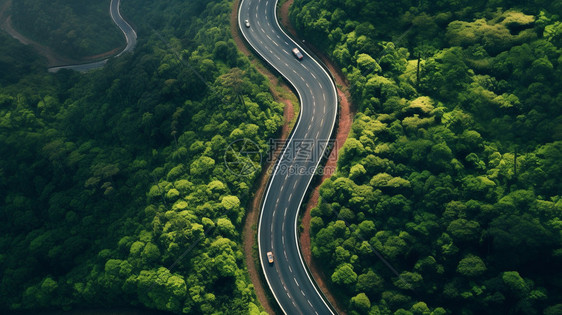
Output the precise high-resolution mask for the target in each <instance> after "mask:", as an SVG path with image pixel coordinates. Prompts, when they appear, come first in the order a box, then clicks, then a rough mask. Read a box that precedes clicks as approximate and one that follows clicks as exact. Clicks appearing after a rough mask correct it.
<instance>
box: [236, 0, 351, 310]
mask: <svg viewBox="0 0 562 315" xmlns="http://www.w3.org/2000/svg"><path fill="white" fill-rule="evenodd" d="M238 2H239V0H236V1H235V2H234V4H233V8H234V10H233V11H232V14H231V33H232V37H233V38H234V41H235V42H236V45H237V46H238V49H239V50H240V51H241V52H242V53H244V54H246V55H248V56H250V55H251V52H250V51H249V49H248V47H247V46H246V45H245V42H244V40H243V39H242V38H240V35H239V33H238V25H237V17H238V16H237V13H238V10H237V8H238ZM292 3H293V0H289V1H287V2H285V3H284V4H283V5H282V7H281V9H280V10H279V11H278V12H279V15H280V18H281V23H282V24H283V26H284V27H285V28H286V29H287V30H289V31H290V32H291V33H292V35H293V36H295V37H296V38H298V36H297V35H296V32H295V30H294V28H293V26H292V25H291V24H290V22H289V7H290V6H291V4H292ZM315 53H316V54H317V55H318V56H320V58H322V60H323V61H324V63H325V64H326V65H328V68H329V69H330V71H331V72H332V74H334V75H335V79H336V83H337V85H338V86H342V87H344V88H346V90H347V87H348V83H347V81H346V80H345V77H344V76H343V74H342V73H341V71H340V70H339V69H337V68H336V67H335V66H334V65H333V64H332V63H331V62H330V60H329V59H328V58H326V57H325V56H324V55H322V54H320V53H319V52H318V51H316V50H315ZM254 64H255V65H257V68H258V70H259V71H260V72H261V73H262V74H264V75H265V76H267V77H268V78H269V80H270V81H271V82H272V84H273V85H277V84H281V85H282V86H283V89H286V90H287V91H289V92H291V93H292V91H291V90H290V88H289V87H288V86H286V85H285V84H284V83H283V82H278V79H277V77H276V76H275V75H273V74H271V73H270V72H269V71H267V70H266V69H265V68H264V67H262V66H261V64H260V63H259V62H258V61H254ZM271 92H272V94H273V95H274V97H275V98H276V100H277V101H278V102H283V103H285V104H286V105H287V106H286V107H285V123H284V125H283V128H282V135H281V138H282V139H286V138H287V136H288V135H289V133H290V131H291V129H290V124H289V122H290V121H291V120H293V119H294V111H293V106H292V103H291V102H290V101H289V100H287V99H283V98H282V97H281V96H280V95H279V93H278V92H277V91H275V90H274V89H272V91H271ZM338 96H339V99H340V109H339V110H340V112H339V121H338V126H337V134H336V147H335V149H334V150H333V151H332V152H331V154H330V157H329V158H328V162H327V163H326V166H325V169H326V172H325V173H324V175H323V176H322V179H321V181H324V180H325V179H326V178H329V177H330V176H331V175H332V174H333V172H334V171H335V169H336V162H337V152H339V150H340V149H341V147H342V146H343V144H344V143H345V140H346V139H347V136H348V134H349V131H350V130H351V123H352V121H353V108H352V106H351V103H350V102H349V101H348V100H349V99H350V96H349V93H348V92H344V91H342V90H341V89H339V88H338ZM277 157H278V156H277V154H275V159H276V158H277ZM273 163H274V162H272V163H270V164H269V165H267V166H266V168H265V169H267V168H269V167H271V166H272V165H273ZM265 175H267V174H265V173H264V174H262V176H261V178H260V185H259V187H260V188H259V190H258V191H257V192H256V195H255V197H254V200H253V202H252V205H251V207H250V208H249V209H248V211H247V217H246V222H245V224H244V230H243V242H244V245H243V246H244V255H245V257H246V262H247V265H248V271H249V274H250V278H251V280H252V283H253V284H254V288H255V290H256V295H257V296H258V299H259V301H260V303H261V304H262V305H263V306H264V308H265V309H266V311H267V312H268V313H270V314H273V308H272V306H271V305H270V301H269V300H268V299H267V293H266V290H267V288H266V287H265V286H264V284H263V283H262V281H261V278H260V271H259V270H258V268H259V266H256V264H255V263H254V244H255V242H256V240H255V234H256V231H255V227H256V226H257V221H258V216H259V211H260V205H261V200H262V197H263V192H264V190H265V188H266V187H265V186H266V185H267V180H268V177H267V176H265ZM319 186H320V184H318V186H317V187H314V190H313V192H312V194H311V198H310V200H309V201H308V203H307V208H306V211H305V213H304V216H303V218H302V225H303V227H304V232H303V233H301V235H300V242H301V250H302V252H303V256H304V259H305V261H306V263H307V264H308V266H309V268H310V269H311V272H312V274H313V276H314V278H315V279H316V281H317V282H318V285H319V286H320V288H321V290H322V291H323V292H324V294H325V295H326V296H327V297H328V299H329V300H330V302H331V303H332V305H334V306H335V307H336V309H337V311H338V312H339V313H340V314H345V312H343V311H342V308H341V307H340V305H338V303H337V302H336V300H335V299H334V297H333V296H332V295H331V294H330V292H329V291H328V287H327V285H326V284H327V281H326V279H327V278H326V277H325V275H324V274H322V273H321V271H320V269H319V268H318V266H317V265H316V264H315V262H314V261H313V260H312V254H311V247H310V210H311V209H312V208H314V207H315V206H316V204H317V203H318V197H319V192H318V189H319Z"/></svg>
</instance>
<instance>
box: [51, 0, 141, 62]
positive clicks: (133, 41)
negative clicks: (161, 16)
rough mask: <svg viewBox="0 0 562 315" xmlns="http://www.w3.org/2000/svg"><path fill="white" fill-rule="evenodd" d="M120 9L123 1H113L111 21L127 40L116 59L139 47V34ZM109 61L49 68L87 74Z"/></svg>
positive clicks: (110, 7) (110, 10) (110, 6)
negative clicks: (124, 17)
mask: <svg viewBox="0 0 562 315" xmlns="http://www.w3.org/2000/svg"><path fill="white" fill-rule="evenodd" d="M120 7H121V0H111V4H110V5H109V15H111V19H112V20H113V23H115V24H116V25H117V26H118V27H119V29H121V32H123V35H125V39H126V40H127V46H126V47H125V49H123V50H122V51H121V52H120V53H118V54H117V55H115V56H114V57H119V56H121V55H122V54H124V53H126V52H129V51H132V50H133V49H134V48H135V46H136V45H137V33H136V32H135V30H134V29H133V28H132V27H131V25H129V23H127V21H125V19H123V17H122V16H121V12H120ZM107 60H109V58H107V59H104V60H100V61H96V62H91V63H84V64H78V65H68V66H60V67H52V68H49V72H57V71H59V70H61V69H69V70H74V71H80V72H86V71H89V70H93V69H98V68H101V67H103V66H104V65H105V64H106V63H107Z"/></svg>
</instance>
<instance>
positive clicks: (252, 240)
mask: <svg viewBox="0 0 562 315" xmlns="http://www.w3.org/2000/svg"><path fill="white" fill-rule="evenodd" d="M238 3H239V0H236V1H234V4H233V10H232V13H231V16H230V31H231V34H232V37H233V39H234V42H235V43H236V46H237V47H238V50H240V51H241V52H242V53H243V54H245V55H247V56H252V53H251V52H250V50H249V49H248V47H246V44H245V42H244V40H243V39H242V38H241V37H240V34H239V32H238V23H237V19H238ZM250 60H252V59H250ZM252 63H253V64H254V66H256V68H257V69H258V71H259V72H260V73H261V74H263V75H264V76H266V77H267V78H268V79H269V81H270V82H271V86H272V88H271V89H270V92H271V94H272V95H273V97H274V98H275V100H276V101H277V102H281V103H283V104H285V108H284V112H283V116H284V123H283V127H282V129H281V135H280V138H281V139H282V140H285V139H287V137H288V136H289V133H290V132H291V122H292V121H293V120H294V119H295V111H294V105H293V103H292V102H291V101H290V100H288V99H286V98H284V97H283V96H282V95H280V93H279V92H278V91H277V90H276V89H275V88H274V87H276V86H281V88H282V90H283V91H284V93H285V94H287V93H290V94H292V93H293V92H292V90H291V89H290V88H289V87H288V86H287V85H286V84H285V83H283V82H282V81H281V82H280V81H279V80H278V78H277V77H276V76H275V75H273V74H272V73H271V72H269V71H268V70H267V69H266V68H265V67H264V66H263V65H262V64H261V63H260V62H259V61H258V60H256V59H253V60H252ZM278 157H279V152H275V153H274V154H273V161H271V162H269V163H268V164H267V165H265V166H264V171H262V174H261V175H260V178H259V179H258V180H259V185H258V186H257V187H259V188H258V190H257V191H256V192H255V195H254V199H253V200H252V203H251V204H250V205H249V206H248V209H247V211H246V221H245V222H244V229H243V231H242V240H243V248H244V257H245V259H246V265H247V267H248V273H249V275H250V280H251V281H252V284H253V285H254V289H255V291H256V296H257V297H258V300H259V302H260V304H261V305H262V306H263V307H264V308H265V310H266V312H267V313H269V314H274V313H275V311H274V308H273V305H271V304H270V300H269V299H268V298H267V296H268V295H267V291H266V290H268V289H267V288H266V287H265V286H264V282H262V278H261V276H260V275H261V273H260V270H259V269H258V268H259V266H258V265H257V264H256V263H255V261H256V260H255V257H256V256H257V253H255V250H254V245H255V244H256V228H257V223H258V218H259V213H260V206H261V201H262V199H263V194H264V192H265V188H266V186H267V181H268V179H269V176H268V175H269V172H268V170H269V169H270V168H271V167H272V166H273V165H274V163H275V161H276V160H277V158H278Z"/></svg>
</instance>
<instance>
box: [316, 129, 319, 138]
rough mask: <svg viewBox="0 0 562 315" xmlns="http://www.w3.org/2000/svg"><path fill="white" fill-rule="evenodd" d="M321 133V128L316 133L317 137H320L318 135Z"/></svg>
mask: <svg viewBox="0 0 562 315" xmlns="http://www.w3.org/2000/svg"><path fill="white" fill-rule="evenodd" d="M319 134H320V130H318V132H317V133H316V139H318V135H319Z"/></svg>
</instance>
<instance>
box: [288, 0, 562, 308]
mask: <svg viewBox="0 0 562 315" xmlns="http://www.w3.org/2000/svg"><path fill="white" fill-rule="evenodd" d="M561 12H562V1H540V0H536V1H508V0H497V1H470V2H466V1H452V0H448V1H423V0H422V1H418V0H416V1H411V0H401V1H379V0H360V1H334V0H295V3H294V5H293V7H292V9H291V19H292V21H293V23H294V24H295V25H296V27H297V29H298V30H299V31H300V32H302V34H304V38H305V39H306V40H307V41H309V42H312V43H313V44H314V45H316V46H317V47H319V48H321V49H322V50H324V51H325V52H327V54H328V55H329V56H331V57H332V59H333V60H334V61H335V62H336V63H337V64H339V66H340V67H341V68H342V69H343V72H344V73H345V74H346V76H347V78H348V79H349V82H350V92H351V95H352V97H353V101H354V103H355V104H356V106H357V107H358V113H357V116H356V119H355V121H354V123H353V126H352V131H351V134H350V137H349V139H348V140H347V141H346V143H345V146H344V149H343V150H342V152H341V154H340V157H339V161H338V172H337V174H336V175H334V176H332V177H331V178H330V179H328V180H327V181H326V182H324V184H323V185H322V186H321V189H320V195H321V200H320V203H319V205H318V206H317V207H316V208H314V209H313V210H312V221H311V234H312V253H313V256H314V257H315V259H316V261H318V262H319V263H320V264H321V267H322V268H323V269H324V271H325V272H326V274H327V275H329V282H330V283H331V286H332V289H333V291H334V292H335V294H336V295H337V297H338V298H339V299H340V300H341V301H342V302H343V304H344V305H345V306H346V308H347V309H348V310H349V311H350V313H352V314H545V315H552V314H562V304H560V303H561V301H562V269H560V265H561V264H562V198H561V195H560V193H561V191H562V182H561V181H562V164H561V161H562V106H561V105H562V20H561V18H560V16H559V14H560V13H561ZM418 60H419V61H420V62H419V64H418ZM418 65H419V70H418Z"/></svg>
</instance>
